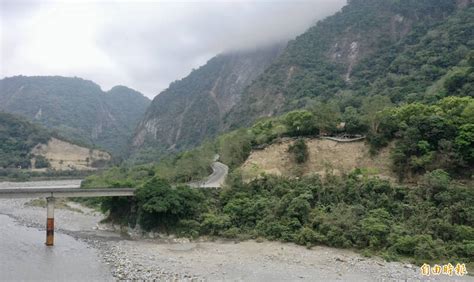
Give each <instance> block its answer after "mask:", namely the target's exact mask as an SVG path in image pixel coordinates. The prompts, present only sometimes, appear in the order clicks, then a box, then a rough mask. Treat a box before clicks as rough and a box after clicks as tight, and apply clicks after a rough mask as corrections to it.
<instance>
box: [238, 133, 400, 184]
mask: <svg viewBox="0 0 474 282" xmlns="http://www.w3.org/2000/svg"><path fill="white" fill-rule="evenodd" d="M293 142H294V140H284V141H282V142H280V143H276V144H272V145H270V146H268V147H266V148H265V149H263V150H258V151H253V152H252V153H251V154H250V156H249V158H248V159H247V160H246V161H245V163H244V164H243V165H242V173H243V175H244V178H245V179H247V180H250V179H252V178H255V177H258V176H259V175H261V174H262V173H265V174H274V175H282V176H289V177H292V176H301V175H311V174H318V175H321V176H324V175H326V174H328V173H332V174H336V175H340V174H345V173H349V172H351V171H352V170H354V169H355V168H360V169H362V170H364V172H365V173H367V174H370V175H377V176H380V177H381V178H389V179H395V176H394V175H393V173H392V172H391V170H390V155H389V154H390V149H389V148H385V149H383V150H381V151H380V152H379V153H378V154H377V155H375V156H371V154H370V153H369V146H368V145H367V144H366V143H365V142H364V141H363V140H361V141H358V142H349V143H341V142H336V141H332V140H326V139H306V145H307V146H308V153H309V158H308V160H307V161H306V163H305V164H302V165H297V164H296V163H295V162H294V160H293V159H292V156H291V154H290V153H288V147H289V146H290V145H291V144H293Z"/></svg>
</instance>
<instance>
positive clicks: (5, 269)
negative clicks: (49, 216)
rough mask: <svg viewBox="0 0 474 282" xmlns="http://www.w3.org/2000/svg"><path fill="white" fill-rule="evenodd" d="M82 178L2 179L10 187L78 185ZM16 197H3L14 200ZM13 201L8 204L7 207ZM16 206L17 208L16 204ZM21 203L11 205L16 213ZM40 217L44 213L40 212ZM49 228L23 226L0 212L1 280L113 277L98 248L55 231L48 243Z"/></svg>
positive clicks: (10, 211) (9, 210)
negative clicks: (39, 180) (49, 243)
mask: <svg viewBox="0 0 474 282" xmlns="http://www.w3.org/2000/svg"><path fill="white" fill-rule="evenodd" d="M79 184H80V180H79V181H78V180H72V181H70V180H69V181H42V182H29V183H5V182H4V183H0V189H2V188H7V187H12V186H13V187H21V188H26V189H27V188H30V187H31V188H33V187H38V186H41V187H42V186H49V187H54V186H63V187H64V186H70V187H71V188H72V187H78V186H79ZM13 200H14V199H11V200H8V199H2V201H13ZM8 206H10V205H7V207H8ZM14 207H16V208H14ZM21 208H22V205H19V206H17V205H11V208H8V209H6V211H7V212H8V213H11V214H16V213H18V212H19V209H21ZM38 217H39V218H41V217H45V214H43V213H42V214H41V215H40V214H39V215H38ZM45 239H46V232H45V231H44V230H39V229H37V228H32V227H27V226H24V225H22V224H20V223H18V222H17V221H15V220H14V219H13V218H11V217H9V216H7V215H4V214H0V281H107V280H113V277H112V275H111V274H110V269H109V266H107V265H106V264H104V263H103V262H101V260H100V257H99V255H98V253H97V250H95V249H93V248H91V247H90V246H89V245H88V244H87V243H85V242H82V241H80V240H77V239H75V238H73V237H71V236H69V235H66V234H62V233H61V232H55V245H54V246H53V247H47V246H46V245H45V244H44V242H45Z"/></svg>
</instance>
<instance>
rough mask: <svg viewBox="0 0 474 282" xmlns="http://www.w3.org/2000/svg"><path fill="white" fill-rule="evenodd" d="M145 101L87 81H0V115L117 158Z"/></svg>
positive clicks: (54, 78)
mask: <svg viewBox="0 0 474 282" xmlns="http://www.w3.org/2000/svg"><path fill="white" fill-rule="evenodd" d="M149 103H150V100H149V99H148V98H146V97H144V96H143V95H142V94H141V93H139V92H137V91H134V90H132V89H130V88H127V87H124V86H116V87H114V88H112V89H111V90H110V91H108V92H104V91H102V90H101V89H100V87H99V86H98V85H97V84H95V83H93V82H92V81H88V80H83V79H80V78H68V77H59V76H37V77H26V76H16V77H10V78H5V79H2V80H0V111H4V112H8V113H13V114H19V115H22V116H24V117H26V118H28V119H29V120H31V121H35V122H38V123H40V124H42V125H44V126H46V127H48V128H51V129H54V130H56V131H57V132H58V133H59V134H60V135H61V136H64V137H66V138H67V139H71V140H74V141H79V142H82V143H85V144H88V145H92V144H94V145H99V146H101V147H102V148H104V149H107V150H108V151H110V152H112V153H114V154H120V153H123V152H124V151H126V150H127V147H128V142H129V141H130V139H131V138H132V135H133V132H134V129H135V127H136V125H137V124H138V122H139V121H140V120H141V119H142V117H143V114H144V113H145V111H146V108H147V107H148V105H149Z"/></svg>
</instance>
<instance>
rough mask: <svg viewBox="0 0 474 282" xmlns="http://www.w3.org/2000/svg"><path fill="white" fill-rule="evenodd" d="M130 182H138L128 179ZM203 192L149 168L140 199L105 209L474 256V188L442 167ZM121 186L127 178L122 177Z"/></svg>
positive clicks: (274, 235) (383, 248)
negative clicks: (407, 182) (416, 179)
mask: <svg viewBox="0 0 474 282" xmlns="http://www.w3.org/2000/svg"><path fill="white" fill-rule="evenodd" d="M127 184H130V183H127ZM229 184H230V185H229V186H228V188H226V189H224V190H222V191H220V192H218V191H203V190H199V189H191V188H189V187H185V186H178V187H172V186H171V185H170V184H169V182H167V181H166V180H163V179H161V178H159V177H157V176H151V175H149V177H148V180H147V181H146V182H143V183H142V184H140V185H139V186H140V187H141V188H139V190H138V191H137V196H136V200H135V201H131V200H126V199H125V198H123V199H113V200H111V199H109V200H106V201H105V202H104V203H103V208H104V209H106V210H111V211H112V214H113V215H119V218H120V219H121V220H123V221H124V223H125V222H127V223H128V224H130V225H131V226H134V225H135V224H136V223H139V224H140V226H141V227H142V228H144V229H145V230H151V229H154V230H160V231H162V232H172V233H177V234H179V235H181V236H191V237H195V236H200V235H211V236H223V237H227V238H240V239H245V238H258V237H264V238H267V239H270V240H281V241H287V242H296V243H298V244H302V245H307V246H313V245H328V246H334V247H342V248H357V249H363V250H364V252H365V253H366V254H368V255H369V254H372V253H377V254H381V255H382V256H384V257H385V258H386V259H389V260H392V259H400V258H403V257H410V258H413V259H414V260H415V261H417V262H426V261H434V260H436V261H437V262H439V261H440V260H441V261H442V260H445V261H452V260H461V261H463V262H466V263H468V262H472V258H473V257H474V208H473V207H472V204H471V203H472V202H473V201H474V190H472V189H471V188H472V187H467V186H464V185H461V184H458V183H456V182H453V181H451V179H450V177H449V175H448V174H447V173H446V172H444V171H442V170H436V171H433V172H431V173H428V174H426V175H425V177H424V181H423V182H422V184H421V185H419V186H418V187H406V186H397V185H393V184H390V183H389V182H387V181H383V180H378V179H367V178H364V177H362V175H360V174H358V172H357V171H355V172H354V173H352V174H351V175H349V176H347V177H341V178H339V177H329V178H328V179H326V180H325V181H324V182H322V181H321V180H320V179H319V178H318V177H309V178H308V177H303V178H301V179H285V178H278V177H270V176H267V177H264V178H261V179H258V180H254V181H252V182H250V183H243V182H242V181H241V180H240V177H239V176H238V174H234V175H233V176H232V181H231V182H230V183H229ZM117 185H118V186H120V184H119V183H117Z"/></svg>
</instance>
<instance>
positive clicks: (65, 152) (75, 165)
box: [31, 138, 111, 170]
mask: <svg viewBox="0 0 474 282" xmlns="http://www.w3.org/2000/svg"><path fill="white" fill-rule="evenodd" d="M31 154H33V155H35V156H43V157H45V158H46V159H47V160H48V161H49V163H50V164H51V168H52V169H55V170H94V169H95V167H96V166H97V164H99V163H104V162H107V161H109V160H110V159H111V155H110V154H109V153H107V152H104V151H100V150H95V149H89V148H85V147H81V146H78V145H75V144H71V143H68V142H65V141H62V140H59V139H56V138H51V140H49V142H48V144H38V145H37V146H36V147H34V148H33V149H32V150H31ZM31 162H32V167H33V168H34V169H35V170H41V169H36V168H35V167H36V166H35V163H36V159H35V158H33V159H32V161H31ZM43 170H44V169H43Z"/></svg>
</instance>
